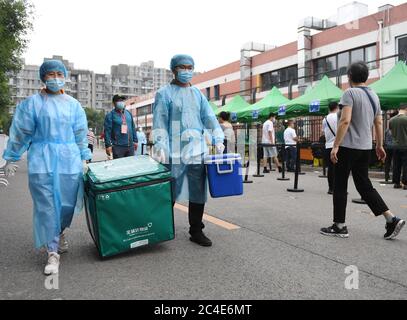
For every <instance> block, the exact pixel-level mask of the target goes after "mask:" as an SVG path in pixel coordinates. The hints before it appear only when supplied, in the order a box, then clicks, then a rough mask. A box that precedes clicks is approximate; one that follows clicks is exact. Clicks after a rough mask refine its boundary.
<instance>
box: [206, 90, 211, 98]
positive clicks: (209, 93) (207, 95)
mask: <svg viewBox="0 0 407 320" xmlns="http://www.w3.org/2000/svg"><path fill="white" fill-rule="evenodd" d="M206 98H208V100H210V99H211V88H206Z"/></svg>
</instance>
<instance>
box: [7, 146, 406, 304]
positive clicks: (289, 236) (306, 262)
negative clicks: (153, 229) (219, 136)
mask: <svg viewBox="0 0 407 320" xmlns="http://www.w3.org/2000/svg"><path fill="white" fill-rule="evenodd" d="M97 157H99V158H101V157H102V153H100V152H98V153H97ZM276 176H277V175H276V173H272V174H270V175H267V177H265V178H257V179H254V181H255V183H254V184H252V185H245V196H244V197H240V198H230V199H221V200H210V201H209V204H208V206H207V210H206V211H207V213H208V214H209V215H210V216H212V217H216V218H218V219H220V221H217V220H213V219H211V221H214V222H215V223H213V222H207V223H206V224H207V228H206V233H207V234H208V236H210V238H211V239H212V240H213V242H214V246H213V247H212V248H209V249H208V248H200V247H198V246H196V245H194V244H193V243H191V242H190V241H189V240H188V223H187V215H186V213H185V212H183V210H182V209H183V208H182V207H179V208H180V209H181V210H179V209H177V210H176V212H175V220H176V240H174V241H172V242H169V243H165V244H160V245H157V246H154V247H151V248H142V249H140V250H137V251H134V252H132V253H129V254H125V255H121V256H119V257H115V258H112V259H108V260H105V261H102V260H100V259H99V257H98V255H97V252H96V249H95V246H94V244H93V242H92V240H91V238H90V236H89V234H88V231H87V227H86V222H85V217H84V215H80V216H77V217H76V219H75V222H74V224H73V226H72V228H71V229H70V230H69V231H68V240H69V242H70V247H71V250H70V252H69V253H68V254H66V255H64V256H63V257H62V264H61V269H60V277H59V287H60V288H59V290H54V291H49V290H46V289H45V287H44V279H45V278H44V276H43V275H42V270H43V266H44V262H45V255H44V254H38V253H36V252H35V251H34V250H33V248H32V203H31V199H30V196H29V194H28V188H27V172H26V166H25V163H24V162H22V163H21V168H20V170H19V171H18V174H17V175H16V176H15V177H14V178H12V179H10V182H11V185H10V187H9V188H7V189H4V188H2V189H0V219H1V220H0V221H1V223H0V299H176V300H178V299H406V298H407V273H406V270H407V254H406V252H407V251H406V250H407V230H404V233H402V234H401V235H400V237H399V239H398V240H396V241H392V242H386V241H384V240H383V239H382V238H383V234H384V224H385V222H384V219H382V218H377V219H376V218H374V217H372V216H371V213H370V210H369V208H368V207H366V206H360V205H356V204H352V203H349V206H348V226H349V230H350V233H351V237H350V238H349V239H347V240H342V239H331V238H325V237H323V236H321V235H319V233H318V232H319V229H320V227H325V226H328V224H330V223H331V221H332V216H331V212H332V208H331V207H332V199H331V197H330V196H328V195H327V194H326V191H327V186H326V183H327V182H326V180H324V179H320V178H318V173H316V172H308V173H307V174H306V175H305V176H301V177H300V186H301V187H303V188H305V193H302V194H291V193H288V192H287V191H286V188H287V187H291V186H292V184H293V181H292V180H291V181H290V182H280V181H277V180H276ZM290 177H292V176H291V175H290ZM350 186H351V190H350V198H352V197H353V198H357V197H358V195H357V193H356V191H355V188H354V186H353V183H351V184H350ZM375 186H376V187H377V189H378V190H379V191H380V193H382V195H383V196H384V198H385V200H386V201H387V202H388V204H389V206H390V207H391V209H392V210H394V211H395V212H396V213H397V214H398V215H399V216H400V217H402V218H405V219H407V197H406V196H407V191H400V190H393V189H392V188H391V186H382V185H380V184H379V183H378V182H375ZM209 218H210V217H209ZM224 222H229V223H231V224H233V225H235V226H237V227H238V228H235V229H234V228H232V229H234V230H229V229H228V228H227V226H228V225H225V223H224ZM350 265H355V266H357V267H358V269H359V271H360V274H359V276H360V279H359V290H353V291H350V290H346V289H345V286H344V283H345V278H346V276H347V275H346V274H345V268H346V267H347V266H350Z"/></svg>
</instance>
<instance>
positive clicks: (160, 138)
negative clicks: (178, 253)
mask: <svg viewBox="0 0 407 320" xmlns="http://www.w3.org/2000/svg"><path fill="white" fill-rule="evenodd" d="M153 113H154V118H153V119H154V120H153V122H154V124H153V141H154V143H155V146H154V147H155V149H156V151H159V150H160V149H162V150H163V151H164V153H165V155H166V157H167V158H168V160H169V164H170V167H171V171H172V176H173V177H174V178H175V184H174V194H175V195H176V200H177V201H188V200H189V201H190V202H192V203H198V204H204V203H205V202H206V201H207V183H206V171H205V166H204V157H205V155H207V153H208V146H207V144H206V141H205V134H210V136H211V137H212V138H213V139H212V140H213V141H212V143H213V144H218V143H219V144H222V143H223V140H224V134H223V131H222V128H221V127H220V125H219V122H218V120H217V118H216V116H215V113H214V112H213V110H212V108H211V107H210V105H209V103H208V100H207V99H206V98H205V97H204V95H203V94H202V93H201V91H199V89H198V88H196V87H186V88H183V87H180V86H177V85H175V84H170V85H167V86H165V87H163V88H161V89H160V90H159V91H158V92H157V95H156V98H155V103H154V108H153Z"/></svg>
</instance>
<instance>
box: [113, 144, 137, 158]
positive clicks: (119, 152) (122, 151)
mask: <svg viewBox="0 0 407 320" xmlns="http://www.w3.org/2000/svg"><path fill="white" fill-rule="evenodd" d="M132 156H134V147H133V146H131V147H121V146H113V159H120V158H127V157H132Z"/></svg>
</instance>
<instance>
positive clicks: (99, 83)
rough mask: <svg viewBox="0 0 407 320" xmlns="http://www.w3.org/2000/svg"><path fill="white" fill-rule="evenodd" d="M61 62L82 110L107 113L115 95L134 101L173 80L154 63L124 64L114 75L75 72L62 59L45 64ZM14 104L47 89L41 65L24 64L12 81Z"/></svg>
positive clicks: (68, 90) (68, 86)
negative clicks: (41, 72) (40, 74)
mask: <svg viewBox="0 0 407 320" xmlns="http://www.w3.org/2000/svg"><path fill="white" fill-rule="evenodd" d="M51 59H57V60H61V61H62V62H63V63H64V65H65V67H66V68H67V70H68V78H67V79H66V86H65V91H66V93H67V94H69V95H71V96H73V97H74V98H75V99H77V100H78V101H79V102H80V103H81V105H82V106H83V107H89V108H93V109H97V110H104V111H105V112H108V111H110V110H111V109H112V98H113V96H114V95H115V94H120V95H124V96H127V97H129V98H134V97H137V96H141V95H145V94H148V93H149V92H153V91H156V90H158V89H159V88H160V87H161V86H163V85H165V84H167V83H168V82H170V81H171V79H172V73H171V71H169V70H166V69H163V68H155V67H154V62H153V61H148V62H145V63H142V64H141V65H140V66H129V65H125V64H121V65H118V66H112V67H111V74H98V73H94V72H93V71H89V70H79V69H75V67H74V64H73V63H72V62H70V61H68V60H66V59H64V58H63V57H62V56H53V57H52V58H45V59H44V61H47V60H51ZM9 87H10V90H11V95H12V100H13V105H14V106H16V105H17V104H19V103H20V102H21V101H23V100H24V99H26V98H27V97H29V96H31V95H33V94H36V93H38V91H39V90H40V89H41V88H43V87H44V85H43V84H42V82H41V80H40V79H39V66H34V65H25V64H24V65H23V68H22V69H21V71H20V72H19V73H18V74H16V75H14V76H12V77H11V78H10V80H9Z"/></svg>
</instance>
